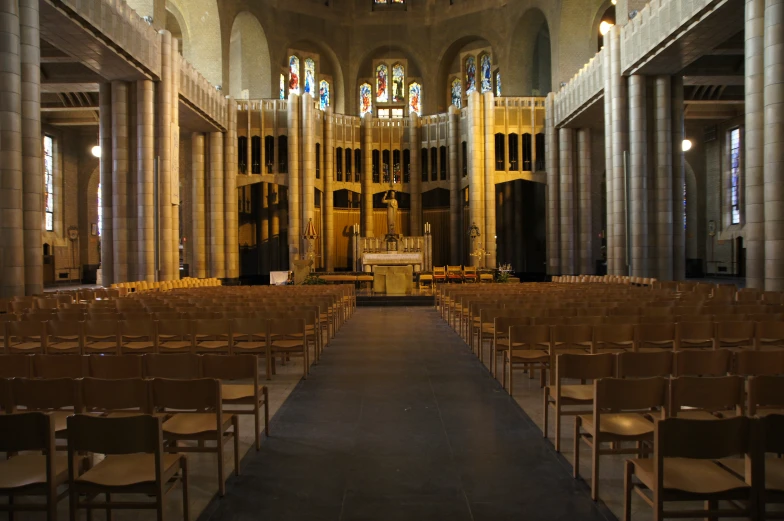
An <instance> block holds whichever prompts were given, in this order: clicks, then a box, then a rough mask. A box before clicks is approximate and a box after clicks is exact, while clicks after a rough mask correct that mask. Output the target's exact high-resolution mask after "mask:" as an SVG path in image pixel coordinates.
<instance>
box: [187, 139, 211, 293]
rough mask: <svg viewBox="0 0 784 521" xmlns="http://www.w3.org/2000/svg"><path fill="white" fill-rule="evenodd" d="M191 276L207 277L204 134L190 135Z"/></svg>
mask: <svg viewBox="0 0 784 521" xmlns="http://www.w3.org/2000/svg"><path fill="white" fill-rule="evenodd" d="M191 172H192V179H191V212H192V215H191V226H192V230H191V251H192V252H193V255H192V257H193V259H192V261H191V269H190V272H191V276H192V277H196V278H199V279H203V278H206V277H207V219H206V215H207V208H206V204H205V202H204V134H202V133H201V132H194V133H193V134H191Z"/></svg>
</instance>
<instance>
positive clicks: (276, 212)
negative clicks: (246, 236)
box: [267, 184, 284, 271]
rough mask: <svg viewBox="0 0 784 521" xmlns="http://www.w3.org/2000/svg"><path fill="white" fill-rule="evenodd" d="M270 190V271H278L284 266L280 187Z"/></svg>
mask: <svg viewBox="0 0 784 521" xmlns="http://www.w3.org/2000/svg"><path fill="white" fill-rule="evenodd" d="M267 188H268V193H269V195H268V199H267V201H268V204H269V213H270V220H269V227H270V228H269V236H270V270H272V271H277V270H280V269H281V268H282V267H283V266H284V263H283V248H282V244H283V241H282V240H281V237H280V187H278V185H274V184H270V185H268V186H267Z"/></svg>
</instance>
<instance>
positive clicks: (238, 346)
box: [231, 318, 272, 380]
mask: <svg viewBox="0 0 784 521" xmlns="http://www.w3.org/2000/svg"><path fill="white" fill-rule="evenodd" d="M268 328H269V321H268V320H264V319H258V318H235V319H232V321H231V349H232V353H234V354H235V355H239V354H254V355H263V356H264V359H265V364H264V365H265V368H266V373H267V380H269V379H271V378H272V350H271V348H270V342H269V332H268Z"/></svg>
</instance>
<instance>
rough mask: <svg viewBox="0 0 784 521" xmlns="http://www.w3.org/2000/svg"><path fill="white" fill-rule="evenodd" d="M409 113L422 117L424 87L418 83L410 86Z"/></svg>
mask: <svg viewBox="0 0 784 521" xmlns="http://www.w3.org/2000/svg"><path fill="white" fill-rule="evenodd" d="M408 113H409V114H413V113H416V114H418V115H420V116H421V115H422V86H421V85H420V84H419V83H417V82H413V83H412V84H411V85H409V86H408Z"/></svg>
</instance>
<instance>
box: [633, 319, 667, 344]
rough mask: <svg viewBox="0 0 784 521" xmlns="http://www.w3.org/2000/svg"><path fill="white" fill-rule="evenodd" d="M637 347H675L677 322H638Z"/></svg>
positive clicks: (636, 329) (636, 330) (636, 328)
mask: <svg viewBox="0 0 784 521" xmlns="http://www.w3.org/2000/svg"><path fill="white" fill-rule="evenodd" d="M634 330H635V334H636V335H637V340H636V341H637V349H640V348H644V347H660V348H663V349H667V348H674V347H675V324H674V323H673V324H637V326H636V327H635V328H634Z"/></svg>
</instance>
